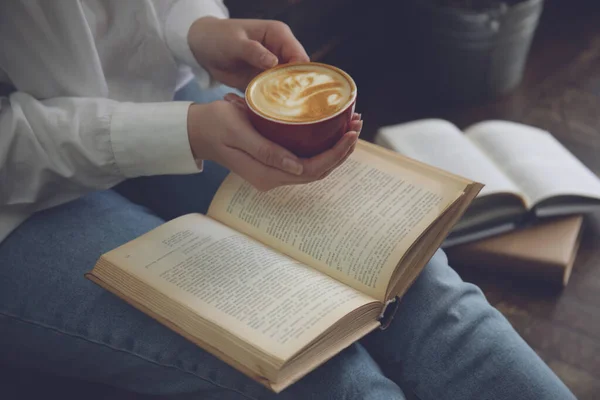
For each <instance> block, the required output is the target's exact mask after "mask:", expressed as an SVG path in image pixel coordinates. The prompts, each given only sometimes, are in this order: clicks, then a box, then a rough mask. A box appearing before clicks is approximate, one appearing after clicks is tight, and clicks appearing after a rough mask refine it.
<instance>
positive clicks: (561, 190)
mask: <svg viewBox="0 0 600 400" xmlns="http://www.w3.org/2000/svg"><path fill="white" fill-rule="evenodd" d="M465 133H466V135H467V136H468V137H469V138H470V139H471V140H472V141H474V142H476V143H477V144H478V145H479V147H480V148H482V149H483V150H484V151H485V152H486V154H487V155H488V156H489V157H490V158H492V159H493V160H494V162H495V163H496V165H498V166H499V167H500V168H502V170H503V171H504V172H505V174H506V175H507V176H509V177H510V178H511V180H512V181H513V182H515V184H516V185H517V186H518V187H519V188H520V189H521V191H522V192H523V193H525V195H526V197H527V199H526V200H527V203H528V206H529V207H532V206H534V205H535V204H537V203H539V202H540V201H543V200H546V199H548V198H551V197H553V196H560V195H573V196H584V197H591V198H600V181H599V180H598V178H597V177H596V175H594V173H592V172H591V171H590V170H589V169H588V168H587V167H586V166H585V165H584V164H583V163H581V161H579V160H578V159H577V158H576V157H575V156H573V155H572V154H571V153H570V152H569V151H568V150H567V149H566V148H565V147H563V145H562V144H560V142H559V141H558V140H556V139H555V138H554V137H553V136H552V135H551V134H550V133H548V132H546V131H543V130H541V129H538V128H535V127H532V126H527V125H523V124H518V123H515V122H509V121H486V122H482V123H479V124H476V125H474V126H472V127H470V128H469V129H467V130H466V131H465Z"/></svg>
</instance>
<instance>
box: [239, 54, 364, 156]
mask: <svg viewBox="0 0 600 400" xmlns="http://www.w3.org/2000/svg"><path fill="white" fill-rule="evenodd" d="M312 65H316V66H319V67H324V68H327V69H331V70H333V71H334V72H337V73H338V74H340V75H341V76H342V77H343V78H345V79H346V80H347V81H348V84H349V85H350V90H351V97H350V99H349V100H348V101H347V103H346V104H345V105H344V106H343V107H341V108H340V109H339V110H338V111H337V112H335V113H333V114H331V115H328V116H326V117H322V118H320V119H317V120H312V121H302V122H290V121H286V120H283V119H281V120H280V119H277V118H273V117H271V116H268V115H266V114H265V113H263V112H261V110H259V109H258V108H257V107H256V106H255V105H254V104H253V103H252V101H250V100H249V93H250V89H251V88H252V86H253V84H254V82H255V81H256V80H257V79H259V78H260V77H262V76H263V75H264V74H269V73H272V72H273V71H275V70H277V69H279V68H286V67H289V66H306V67H307V68H310V67H311V66H312ZM356 94H357V89H356V83H354V80H353V79H352V78H351V77H350V75H348V74H347V73H346V72H344V71H342V70H341V69H339V68H337V67H334V66H331V65H327V64H321V63H314V62H310V63H295V64H282V65H279V66H276V67H274V68H271V69H269V70H267V71H264V72H263V73H261V74H260V75H258V76H257V77H256V78H254V80H252V82H250V84H249V85H248V88H247V89H246V104H247V105H248V108H249V109H250V120H251V121H252V124H253V125H254V127H255V128H256V130H257V131H258V132H259V133H260V134H262V135H263V136H264V137H266V138H267V139H269V140H271V141H273V142H275V143H277V144H279V145H280V146H282V147H285V148H286V149H288V150H290V151H291V152H292V153H294V154H296V155H297V156H298V157H306V158H308V157H313V156H316V155H318V154H320V153H322V152H324V151H326V150H328V149H330V148H332V147H333V146H334V145H335V144H336V143H337V142H338V141H339V140H340V139H341V138H342V136H344V134H345V133H346V132H348V127H349V125H350V121H351V120H352V115H353V114H354V109H355V106H356Z"/></svg>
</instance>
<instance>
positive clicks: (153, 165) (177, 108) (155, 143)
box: [110, 102, 202, 178]
mask: <svg viewBox="0 0 600 400" xmlns="http://www.w3.org/2000/svg"><path fill="white" fill-rule="evenodd" d="M190 104H191V102H168V103H144V104H138V103H120V104H119V105H118V106H117V107H116V109H115V111H114V112H113V115H112V118H111V123H110V140H111V145H112V150H113V154H114V157H115V161H116V163H117V166H118V167H119V169H120V171H121V174H123V175H124V176H125V177H127V178H134V177H137V176H149V175H175V174H192V173H196V172H200V171H201V170H202V162H200V161H198V162H197V161H196V160H194V156H193V154H192V149H191V147H190V142H189V138H188V132H187V116H188V110H189V107H190Z"/></svg>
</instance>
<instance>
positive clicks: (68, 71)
mask: <svg viewBox="0 0 600 400" xmlns="http://www.w3.org/2000/svg"><path fill="white" fill-rule="evenodd" d="M204 16H215V17H219V18H226V17H227V9H226V8H225V6H224V5H223V3H222V2H221V0H9V1H0V241H2V240H3V239H4V238H6V236H7V235H8V234H9V233H10V232H11V231H12V230H14V229H15V228H16V227H17V226H18V225H19V224H20V223H22V222H23V221H25V220H26V219H27V218H28V217H29V216H30V215H31V214H32V213H34V212H36V211H39V210H42V209H45V208H49V207H52V206H55V205H58V204H62V203H65V202H67V201H70V200H73V199H76V198H77V197H80V196H81V195H83V194H85V193H87V192H90V191H94V190H98V189H106V188H109V187H112V186H114V185H116V184H117V183H119V182H121V181H123V180H124V179H126V178H132V177H136V176H142V175H159V174H186V173H193V172H198V171H199V170H200V168H201V166H199V164H197V163H196V161H195V160H194V159H193V156H192V152H191V149H190V145H189V141H188V135H187V112H188V108H189V104H190V103H189V102H173V101H171V99H172V98H173V95H174V92H175V91H176V89H177V88H179V87H180V86H182V85H183V84H185V83H186V82H187V81H189V79H191V77H192V73H194V74H195V75H196V76H197V77H198V79H200V80H201V82H203V84H204V85H206V84H207V83H208V82H209V81H210V78H209V77H208V74H207V73H206V71H204V70H203V69H202V68H201V66H200V65H198V63H197V62H196V60H195V58H194V56H193V54H192V52H191V50H190V48H189V46H188V42H187V34H188V31H189V28H190V26H191V24H192V22H194V21H195V20H196V19H198V18H201V17H204ZM3 84H5V85H3ZM9 87H12V88H10V89H9ZM2 89H4V90H2ZM15 89H16V91H15Z"/></svg>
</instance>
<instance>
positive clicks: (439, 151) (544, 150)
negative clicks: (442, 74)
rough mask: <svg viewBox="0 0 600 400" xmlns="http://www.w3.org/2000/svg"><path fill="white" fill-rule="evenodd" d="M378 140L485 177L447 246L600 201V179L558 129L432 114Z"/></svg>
mask: <svg viewBox="0 0 600 400" xmlns="http://www.w3.org/2000/svg"><path fill="white" fill-rule="evenodd" d="M376 143H377V144H379V145H381V146H383V147H387V148H389V149H392V150H394V151H396V152H398V153H400V154H403V155H405V156H408V157H412V158H414V159H416V160H419V161H422V162H424V163H427V164H431V165H435V166H437V167H439V168H442V169H444V170H448V171H451V172H453V173H456V174H459V175H461V176H465V177H468V178H469V179H473V180H475V181H478V182H482V183H484V184H485V187H484V188H483V190H482V191H481V192H480V194H479V196H478V198H477V199H476V200H475V201H474V202H473V205H472V207H471V208H470V209H469V210H468V211H467V213H466V214H465V216H464V217H463V218H462V219H461V221H460V222H459V223H458V224H457V225H456V227H455V229H453V231H452V233H451V234H450V235H449V237H448V239H447V240H446V241H445V243H444V247H450V246H454V245H458V244H463V243H468V242H472V241H475V240H479V239H483V238H486V237H490V236H494V235H498V234H501V233H504V232H508V231H511V230H514V229H515V228H517V227H519V226H523V225H525V224H527V223H531V222H532V221H533V220H536V219H538V218H544V217H553V216H564V215H574V214H583V213H586V212H590V211H593V210H597V209H600V180H599V179H598V177H597V176H596V175H595V174H594V173H593V172H591V171H590V170H589V169H588V168H587V167H586V166H585V165H584V164H583V163H581V162H580V161H579V160H578V159H577V158H576V157H575V156H573V155H572V154H571V153H570V152H569V151H568V150H567V149H566V148H565V147H563V146H562V145H561V144H560V143H559V142H558V141H557V140H556V139H555V138H554V137H553V136H552V135H551V134H550V133H548V132H546V131H543V130H541V129H538V128H535V127H532V126H528V125H523V124H518V123H515V122H509V121H484V122H480V123H478V124H475V125H473V126H471V127H469V128H468V129H465V131H464V132H461V131H460V130H459V129H458V128H457V127H456V126H454V125H453V124H451V123H450V122H448V121H444V120H439V119H427V120H420V121H414V122H409V123H405V124H400V125H395V126H389V127H384V128H381V130H380V131H379V132H378V134H377V137H376Z"/></svg>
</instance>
